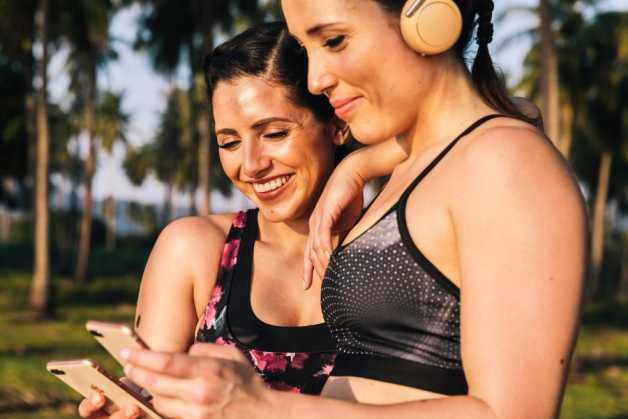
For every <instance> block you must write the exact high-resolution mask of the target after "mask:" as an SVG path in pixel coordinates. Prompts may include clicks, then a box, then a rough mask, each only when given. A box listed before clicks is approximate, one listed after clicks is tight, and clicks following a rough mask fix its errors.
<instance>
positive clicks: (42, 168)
mask: <svg viewBox="0 0 628 419" xmlns="http://www.w3.org/2000/svg"><path fill="white" fill-rule="evenodd" d="M36 26H37V32H38V33H39V37H40V40H41V45H42V54H41V60H40V65H39V75H40V79H41V80H40V82H41V85H40V88H39V94H38V97H37V99H38V100H37V175H36V182H35V190H36V195H35V205H36V207H35V272H34V275H33V283H32V287H31V295H30V304H31V309H32V312H33V314H34V315H35V316H36V317H46V316H48V315H50V314H51V312H50V309H51V305H50V299H49V296H50V292H49V289H50V237H49V225H48V223H49V208H48V166H49V155H48V152H49V151H48V150H49V138H48V112H47V105H48V74H47V72H48V0H41V2H40V6H39V11H38V14H37V23H36Z"/></svg>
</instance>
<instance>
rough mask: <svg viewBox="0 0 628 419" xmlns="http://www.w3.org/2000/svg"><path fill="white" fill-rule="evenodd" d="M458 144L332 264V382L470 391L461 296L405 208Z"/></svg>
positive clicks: (328, 289)
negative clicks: (345, 379)
mask: <svg viewBox="0 0 628 419" xmlns="http://www.w3.org/2000/svg"><path fill="white" fill-rule="evenodd" d="M500 116H503V115H497V114H494V115H488V116H485V117H484V118H481V119H479V120H478V121H476V122H475V123H473V124H472V125H471V126H469V127H468V128H467V129H466V130H465V131H464V132H462V133H461V134H460V135H459V136H458V137H456V139H454V140H453V141H452V142H451V143H450V144H449V145H448V146H447V147H446V148H445V149H444V150H443V151H442V152H441V153H440V154H439V155H438V156H437V157H436V159H434V161H432V163H430V165H429V166H428V167H427V168H426V169H425V170H423V172H421V174H419V176H418V177H417V178H416V179H415V180H414V181H413V182H412V184H411V185H410V186H409V187H408V188H407V189H406V190H405V191H404V193H403V195H402V196H401V198H400V199H399V201H398V202H397V203H396V204H395V205H394V206H393V207H392V208H391V209H390V210H389V211H388V212H387V213H386V214H385V215H384V216H383V217H382V218H381V219H380V220H379V221H377V222H376V223H375V224H374V225H373V226H372V227H370V228H369V229H368V230H366V231H365V232H364V233H362V235H360V236H359V237H358V238H356V239H355V240H353V241H351V242H350V243H348V244H347V245H345V246H341V247H339V248H338V249H336V251H334V253H333V254H332V257H331V259H330V263H329V267H328V269H327V271H326V273H325V277H324V280H323V286H322V291H321V304H322V308H323V314H324V316H325V321H326V322H327V324H328V325H329V328H330V330H331V333H332V336H333V337H334V339H335V340H336V345H337V349H338V356H337V357H336V365H335V367H334V370H333V371H332V375H336V376H356V377H365V378H371V379H375V380H378V381H385V382H390V383H396V384H401V385H406V386H411V387H415V388H419V389H423V390H427V391H432V392H436V393H441V394H448V395H456V394H466V393H467V391H468V388H467V382H466V379H465V375H464V371H463V367H462V362H461V358H460V292H459V289H458V287H457V286H456V285H454V284H453V283H452V282H451V281H450V280H449V279H448V278H447V277H446V276H445V275H443V274H442V273H441V272H440V271H439V270H438V268H436V267H435V266H434V265H433V264H432V263H431V262H430V261H429V260H428V259H427V258H426V257H425V256H424V255H423V254H422V253H421V251H420V250H419V249H418V248H417V247H416V246H415V245H414V242H413V241H412V238H411V237H410V234H409V232H408V227H407V224H406V216H405V212H406V203H407V200H408V196H409V195H410V193H411V192H412V191H413V190H414V188H415V187H416V185H418V184H419V182H421V180H422V179H423V178H424V177H425V176H427V174H428V173H429V172H430V171H431V170H432V169H433V168H434V167H435V166H436V165H437V164H438V163H439V162H440V160H441V159H442V158H443V157H445V155H446V154H447V153H448V152H449V151H450V150H451V149H452V148H453V146H454V145H455V144H456V143H457V142H458V141H459V140H460V139H461V138H462V137H464V136H465V135H467V134H469V133H470V132H471V131H473V130H474V129H475V128H477V127H478V126H480V125H481V124H483V123H484V122H486V121H488V120H490V119H493V118H497V117H500Z"/></svg>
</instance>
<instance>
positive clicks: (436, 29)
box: [400, 0, 462, 55]
mask: <svg viewBox="0 0 628 419" xmlns="http://www.w3.org/2000/svg"><path fill="white" fill-rule="evenodd" d="M415 3H416V1H413V0H408V1H407V2H406V4H405V5H404V7H403V9H402V11H401V22H400V26H401V35H402V36H403V39H404V40H405V41H406V43H407V44H408V45H409V46H410V48H412V49H413V50H415V51H416V52H418V53H419V54H421V55H435V54H440V53H442V52H445V51H447V50H448V49H450V48H451V47H453V46H454V44H455V43H456V41H458V38H459V37H460V33H461V32H462V14H461V13H460V9H459V8H458V6H457V5H456V3H454V1H453V0H424V1H423V2H422V3H421V4H420V6H418V9H417V10H415V11H414V13H413V14H412V16H410V17H408V16H407V13H408V11H409V10H410V9H411V8H412V6H414V4H415Z"/></svg>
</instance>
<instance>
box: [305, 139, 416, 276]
mask: <svg viewBox="0 0 628 419" xmlns="http://www.w3.org/2000/svg"><path fill="white" fill-rule="evenodd" d="M407 157H408V156H407V154H406V151H405V150H404V149H403V147H402V146H401V145H400V144H399V142H398V141H397V140H396V139H395V138H391V139H389V140H387V141H384V142H382V143H379V144H375V145H371V146H367V147H362V148H360V149H358V150H356V151H354V152H353V153H351V154H350V155H349V156H347V157H346V158H345V159H344V160H343V161H341V162H340V164H338V166H337V167H336V169H335V170H334V172H333V173H332V175H331V176H330V178H329V180H328V181H327V185H326V186H325V189H324V190H323V193H322V194H321V196H320V198H319V199H318V202H317V204H316V207H315V208H314V211H313V212H312V215H311V216H310V236H309V237H308V243H307V247H306V251H305V266H304V272H305V275H304V281H305V284H304V285H305V288H308V287H309V286H310V285H311V282H312V281H311V278H312V270H314V271H315V272H316V273H317V274H318V276H319V277H321V278H322V275H323V272H324V271H325V268H326V265H327V262H328V259H329V254H330V253H331V251H332V249H333V245H332V234H333V232H339V231H340V232H342V231H348V230H350V229H351V227H353V225H354V224H355V222H356V220H357V219H358V217H359V212H358V214H349V215H350V216H348V217H347V216H346V215H347V214H346V213H347V211H346V209H347V208H348V207H349V205H350V204H351V202H352V201H353V200H355V198H356V197H359V196H361V195H362V190H363V189H364V186H365V185H366V184H367V182H369V181H370V180H372V179H375V178H378V177H381V176H386V175H389V174H390V173H391V172H392V171H393V169H394V168H395V166H396V165H398V164H399V163H401V162H402V161H403V160H405V159H406V158H407Z"/></svg>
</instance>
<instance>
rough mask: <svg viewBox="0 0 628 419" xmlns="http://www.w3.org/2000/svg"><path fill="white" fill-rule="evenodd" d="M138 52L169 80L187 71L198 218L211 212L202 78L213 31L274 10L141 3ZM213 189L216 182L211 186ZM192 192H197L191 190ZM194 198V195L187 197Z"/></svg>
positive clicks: (244, 3) (200, 1) (249, 5)
mask: <svg viewBox="0 0 628 419" xmlns="http://www.w3.org/2000/svg"><path fill="white" fill-rule="evenodd" d="M142 3H143V4H144V5H145V7H144V9H143V15H142V17H141V19H140V27H141V29H140V31H139V34H138V37H137V39H136V47H137V48H145V49H147V50H148V51H149V53H150V56H151V58H152V62H153V66H154V68H155V69H156V70H157V71H159V72H161V73H163V74H165V75H168V76H171V75H172V74H173V73H174V72H175V71H176V69H177V68H178V67H179V66H180V65H186V66H187V67H188V69H189V70H190V71H189V72H190V86H189V89H188V95H189V97H190V99H189V100H190V103H192V122H191V123H192V130H193V131H194V132H195V134H194V135H193V137H192V138H193V141H197V157H196V158H195V159H194V160H196V161H197V162H198V175H197V176H196V177H197V179H198V183H199V184H200V188H201V202H200V205H199V207H198V213H199V214H207V213H209V209H210V190H211V184H212V181H211V179H210V178H211V175H213V174H214V173H215V172H216V171H215V167H216V166H217V165H215V164H212V159H211V157H212V156H213V155H215V154H216V153H215V150H213V147H212V146H211V145H212V143H213V142H214V141H212V140H213V138H212V131H213V129H212V127H211V121H210V114H211V112H208V109H209V105H210V104H208V103H207V102H206V98H205V93H204V83H203V75H202V66H201V64H202V59H203V56H204V55H205V54H206V53H208V52H209V51H211V49H212V48H213V46H214V38H215V34H216V33H217V32H218V31H221V32H222V33H225V34H228V33H231V32H232V31H233V29H234V28H235V27H236V26H238V27H243V26H246V25H249V24H251V23H255V22H260V21H261V20H263V19H264V18H265V17H267V16H270V15H275V14H276V13H278V8H277V5H273V4H271V3H274V2H268V3H265V4H263V5H262V4H260V2H259V1H258V0H236V1H229V2H225V1H221V0H185V1H182V0H161V1H156V0H152V1H151V0H143V1H142ZM214 183H215V182H214ZM194 189H196V188H194ZM192 195H193V192H192Z"/></svg>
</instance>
